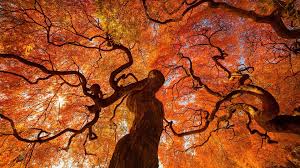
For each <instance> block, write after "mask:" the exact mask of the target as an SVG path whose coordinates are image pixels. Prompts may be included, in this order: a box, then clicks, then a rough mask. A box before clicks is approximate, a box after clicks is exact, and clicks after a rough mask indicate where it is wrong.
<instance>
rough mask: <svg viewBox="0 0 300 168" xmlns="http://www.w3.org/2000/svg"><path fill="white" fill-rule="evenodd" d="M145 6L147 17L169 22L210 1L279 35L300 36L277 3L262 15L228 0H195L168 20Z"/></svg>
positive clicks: (299, 30) (212, 4)
mask: <svg viewBox="0 0 300 168" xmlns="http://www.w3.org/2000/svg"><path fill="white" fill-rule="evenodd" d="M142 3H143V7H144V11H145V14H146V16H147V18H148V19H149V20H151V21H153V22H156V23H159V24H167V23H171V22H178V21H180V20H181V19H182V18H183V17H184V16H185V15H186V14H187V13H189V12H190V11H192V10H193V9H195V8H197V7H199V6H201V5H203V4H204V3H208V7H210V8H218V9H223V10H228V11H230V12H233V13H235V14H237V15H238V16H241V17H245V18H250V19H252V20H254V21H255V22H257V23H265V24H269V25H270V26H272V28H273V30H274V31H275V32H276V33H277V35H278V36H280V37H282V38H288V39H297V38H300V29H299V28H298V29H289V28H288V27H287V26H286V25H285V24H284V22H283V20H282V17H283V16H282V12H283V11H284V9H285V8H284V6H282V5H276V9H275V10H274V11H273V12H272V13H271V14H270V15H260V14H257V13H255V12H254V11H251V10H250V11H248V10H245V9H241V8H238V7H235V6H232V5H230V4H228V3H226V2H216V1H214V0H195V1H193V2H192V3H191V4H186V5H180V7H181V8H184V9H183V10H179V9H176V11H182V12H181V13H180V14H179V16H178V17H176V18H169V19H166V20H160V19H156V18H153V17H152V16H151V15H150V13H149V11H150V10H149V7H148V4H147V2H146V0H142Z"/></svg>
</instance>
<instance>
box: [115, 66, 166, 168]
mask: <svg viewBox="0 0 300 168" xmlns="http://www.w3.org/2000/svg"><path fill="white" fill-rule="evenodd" d="M163 82H164V77H163V75H162V74H161V73H160V72H159V71H157V70H153V71H151V72H150V73H149V77H148V82H147V84H146V86H145V87H144V88H143V89H142V90H139V91H134V92H132V93H131V94H130V95H129V96H128V99H127V107H128V108H129V110H130V111H131V112H133V113H134V114H135V119H134V122H133V126H132V128H131V129H130V133H129V134H127V135H125V136H124V137H122V138H121V139H120V140H119V142H118V143H117V145H116V148H115V151H114V153H113V157H112V159H111V161H110V165H109V168H157V167H158V154H157V151H158V145H159V140H160V136H161V133H162V130H163V118H164V112H163V105H162V103H161V102H160V101H159V100H158V99H156V97H155V92H157V91H158V89H159V88H160V87H161V85H162V84H163Z"/></svg>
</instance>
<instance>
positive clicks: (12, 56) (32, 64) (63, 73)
mask: <svg viewBox="0 0 300 168" xmlns="http://www.w3.org/2000/svg"><path fill="white" fill-rule="evenodd" d="M0 58H5V59H15V60H17V61H19V62H21V63H23V64H25V65H28V66H30V67H35V68H38V69H39V70H41V71H42V72H44V73H46V74H49V76H54V75H58V76H66V75H75V76H77V77H78V79H79V81H80V84H81V87H82V90H83V93H84V94H85V95H86V96H89V97H90V96H91V95H90V94H89V93H88V88H87V80H86V78H85V76H84V75H83V74H82V73H80V72H78V71H56V70H49V69H48V68H46V67H45V66H43V65H41V64H38V63H35V62H32V61H29V60H27V59H25V58H22V57H20V56H18V55H15V54H0ZM10 74H12V73H10ZM13 75H15V73H13ZM16 76H18V77H21V75H16ZM22 78H23V77H22ZM24 78H25V77H24ZM24 78H23V79H24Z"/></svg>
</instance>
